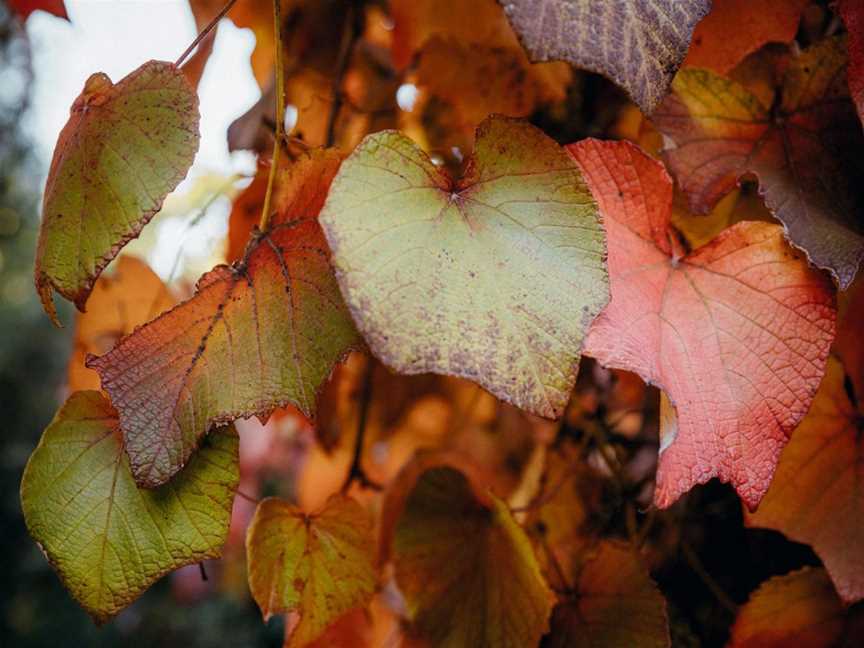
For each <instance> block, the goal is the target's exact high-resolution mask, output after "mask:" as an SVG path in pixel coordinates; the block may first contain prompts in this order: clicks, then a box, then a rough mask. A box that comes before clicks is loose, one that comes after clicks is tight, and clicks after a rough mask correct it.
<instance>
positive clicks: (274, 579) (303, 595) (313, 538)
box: [246, 494, 376, 647]
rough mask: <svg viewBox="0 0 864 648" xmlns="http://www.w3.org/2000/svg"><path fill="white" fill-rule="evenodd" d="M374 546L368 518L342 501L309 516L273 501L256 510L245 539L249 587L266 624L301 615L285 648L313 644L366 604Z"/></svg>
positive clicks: (371, 587) (338, 497) (355, 505)
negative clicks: (281, 615) (278, 617)
mask: <svg viewBox="0 0 864 648" xmlns="http://www.w3.org/2000/svg"><path fill="white" fill-rule="evenodd" d="M374 547H375V542H374V536H373V533H372V519H371V517H370V515H369V513H368V512H367V511H366V510H365V509H364V508H363V507H362V506H360V505H359V504H358V503H357V502H355V501H354V500H353V499H351V498H349V497H346V496H344V495H338V494H337V495H334V496H333V497H331V498H330V500H329V501H328V502H327V504H326V505H325V507H324V509H323V510H322V511H321V512H319V513H316V514H312V515H309V514H306V513H304V512H303V511H301V510H300V509H298V508H297V507H294V506H291V505H290V504H288V503H287V502H285V501H283V500H280V499H276V498H268V499H265V500H264V501H262V502H261V503H260V504H259V505H258V509H257V510H256V511H255V517H254V518H253V519H252V523H251V524H250V526H249V530H248V532H247V535H246V556H247V564H248V569H249V589H250V590H251V592H252V596H253V597H254V598H255V601H256V602H257V603H258V606H259V607H260V608H261V612H262V613H263V614H264V618H265V619H268V618H269V617H270V616H271V615H272V614H276V613H279V612H296V613H297V614H299V616H300V620H299V622H298V624H297V626H296V627H295V628H294V630H293V632H292V633H291V635H290V636H289V638H288V640H287V641H286V646H289V647H291V646H298V647H299V646H305V645H306V644H308V643H309V642H311V641H314V640H315V639H317V638H318V637H320V636H321V635H322V634H323V633H324V631H325V630H326V629H327V628H328V627H329V626H330V625H331V624H332V623H333V622H334V621H336V620H337V619H339V617H341V616H342V615H343V614H344V613H346V612H348V611H349V610H351V609H353V608H356V607H357V606H360V605H364V604H365V603H366V602H367V601H368V600H369V599H370V597H371V596H372V594H373V592H374V591H375V583H376V579H375V570H374V565H373V562H374Z"/></svg>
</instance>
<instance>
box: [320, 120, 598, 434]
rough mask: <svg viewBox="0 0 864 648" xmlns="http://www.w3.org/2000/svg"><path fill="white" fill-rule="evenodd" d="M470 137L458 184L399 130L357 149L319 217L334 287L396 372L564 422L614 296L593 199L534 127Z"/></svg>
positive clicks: (484, 129)
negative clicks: (473, 388) (462, 386)
mask: <svg viewBox="0 0 864 648" xmlns="http://www.w3.org/2000/svg"><path fill="white" fill-rule="evenodd" d="M476 142H477V144H476V148H475V151H474V155H473V157H472V158H471V160H470V161H469V162H468V165H467V171H466V173H465V175H464V177H463V178H461V179H460V180H458V181H457V180H454V179H453V178H451V177H450V175H449V174H448V173H447V171H446V170H444V169H442V168H440V167H437V166H435V165H434V164H433V163H432V161H431V160H430V159H429V157H428V156H427V155H426V154H425V153H424V152H423V151H421V150H420V149H419V148H418V147H417V146H416V145H415V144H414V143H413V142H411V140H409V139H408V138H407V137H405V136H404V135H402V134H399V133H396V132H392V131H387V132H381V133H376V134H374V135H370V136H369V137H367V138H366V139H365V140H364V141H363V142H362V143H361V144H360V146H358V147H357V149H356V150H355V151H354V153H352V154H351V156H349V157H348V158H347V159H346V160H345V162H343V164H342V168H341V169H340V171H339V174H338V175H337V176H336V179H335V180H334V181H333V186H332V187H331V188H330V194H329V195H328V197H327V202H326V204H325V205H324V208H323V209H322V211H321V224H322V226H323V227H324V231H325V233H326V234H327V240H328V241H329V243H330V248H331V249H332V251H333V261H334V264H335V266H336V271H337V277H338V279H339V285H340V287H341V288H342V294H343V295H344V296H345V299H346V301H347V302H348V306H349V307H350V308H351V312H352V314H353V316H354V321H355V322H356V323H357V325H358V327H359V328H360V331H361V332H362V333H363V335H364V337H365V338H366V341H367V342H368V343H369V346H370V347H371V348H372V351H373V352H374V353H375V354H376V355H377V356H378V357H379V358H381V359H382V361H384V363H385V364H388V365H389V366H390V367H392V368H394V369H395V370H396V371H399V372H402V373H410V374H416V373H425V372H435V373H444V374H451V375H455V376H461V377H464V378H468V379H470V380H474V381H476V382H478V383H479V384H480V385H482V386H483V387H485V388H486V389H488V390H489V391H491V392H492V393H493V394H495V395H496V396H498V397H499V398H503V399H504V400H507V401H509V402H511V403H513V404H515V405H517V406H518V407H521V408H523V409H526V410H528V411H530V412H534V413H537V414H541V415H543V416H547V417H553V416H558V415H560V413H561V411H562V410H563V408H564V405H565V404H566V403H567V398H568V397H569V395H570V390H571V388H572V387H573V383H574V382H575V378H576V371H577V369H578V366H579V350H580V348H581V345H582V337H583V335H584V334H585V331H586V330H587V327H588V326H589V324H590V323H591V322H592V321H593V319H594V317H595V316H596V315H597V313H599V312H600V310H601V309H602V308H603V306H605V304H606V301H607V299H608V292H607V291H608V284H607V276H606V264H605V245H604V238H603V228H602V226H601V225H600V222H599V220H598V216H597V207H596V205H595V203H594V201H593V200H592V199H591V197H590V194H589V193H588V190H587V189H586V187H585V184H584V182H583V181H582V177H581V175H580V173H579V170H578V168H577V167H576V165H575V163H573V161H572V160H569V159H568V156H567V154H566V152H565V151H564V150H563V149H562V148H561V147H559V146H558V145H557V144H556V143H555V142H553V141H552V140H551V139H549V138H548V137H546V136H545V135H543V133H541V132H540V131H539V130H538V129H536V128H534V127H533V126H530V125H528V124H525V123H523V122H519V121H516V120H512V119H506V118H502V117H492V118H489V119H487V120H486V121H485V122H483V124H482V125H481V126H480V127H479V129H478V131H477V138H476Z"/></svg>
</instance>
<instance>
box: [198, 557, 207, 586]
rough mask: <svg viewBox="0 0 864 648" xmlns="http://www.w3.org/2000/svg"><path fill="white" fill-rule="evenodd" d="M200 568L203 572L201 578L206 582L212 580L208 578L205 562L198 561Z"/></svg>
mask: <svg viewBox="0 0 864 648" xmlns="http://www.w3.org/2000/svg"><path fill="white" fill-rule="evenodd" d="M198 570H199V571H200V572H201V580H202V581H205V582H206V581H208V580H210V579H209V578H207V570H206V569H204V563H203V562H200V563H198Z"/></svg>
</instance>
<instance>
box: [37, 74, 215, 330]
mask: <svg viewBox="0 0 864 648" xmlns="http://www.w3.org/2000/svg"><path fill="white" fill-rule="evenodd" d="M197 150H198V97H197V95H196V94H195V90H194V89H193V88H192V87H191V86H190V85H189V83H188V82H187V81H186V78H185V77H184V76H183V73H182V72H180V71H179V70H178V69H177V68H176V67H174V65H173V64H171V63H165V62H162V61H150V62H148V63H145V64H144V65H142V66H141V67H139V68H138V69H137V70H135V71H133V72H132V73H131V74H129V75H128V76H126V77H125V78H123V79H122V80H121V81H119V82H118V83H117V84H116V85H115V84H113V83H112V82H111V79H109V78H108V77H107V76H106V75H105V74H103V73H101V72H97V73H96V74H93V75H91V76H90V78H89V79H87V83H86V84H85V85H84V90H83V91H82V92H81V94H80V95H79V96H78V98H77V99H76V100H75V103H74V104H72V109H71V116H70V117H69V121H68V122H67V123H66V126H65V127H64V128H63V130H62V131H61V132H60V136H59V138H58V139H57V145H56V147H55V149H54V159H53V161H52V162H51V169H50V171H49V173H48V180H47V182H46V184H45V196H44V202H43V207H42V227H41V230H40V232H39V245H38V248H37V250H36V272H35V275H36V289H37V290H38V292H39V296H40V298H41V299H42V304H43V306H44V307H45V310H46V312H47V313H48V314H49V315H50V316H51V319H52V320H54V322H55V323H57V324H59V321H58V319H57V313H56V311H55V309H54V303H53V298H52V293H53V291H55V290H56V291H57V292H58V293H60V294H61V295H63V296H64V297H65V298H66V299H69V300H71V301H73V302H75V305H76V306H77V307H78V309H79V310H81V311H83V310H84V304H85V302H86V301H87V297H88V295H89V294H90V290H91V289H92V287H93V282H94V281H95V280H96V277H98V276H99V273H101V272H102V270H103V269H104V268H105V266H107V265H108V263H109V262H110V261H111V259H113V258H114V257H115V256H117V253H118V252H119V251H120V249H121V248H122V247H123V246H124V245H125V244H126V243H127V242H128V241H129V240H130V239H133V238H135V237H136V236H138V234H139V233H140V232H141V229H142V228H143V227H144V225H146V224H147V223H148V222H149V220H150V219H151V218H152V217H153V215H154V214H155V213H156V212H157V211H159V209H160V208H161V207H162V201H163V200H164V199H165V196H167V195H168V194H169V193H170V192H171V191H173V190H174V188H175V187H176V186H177V185H178V184H179V183H180V181H181V180H182V179H183V178H184V177H185V175H186V172H187V171H188V170H189V167H190V166H191V165H192V160H193V159H194V157H195V153H196V152H197Z"/></svg>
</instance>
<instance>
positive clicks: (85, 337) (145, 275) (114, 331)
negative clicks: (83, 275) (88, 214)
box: [67, 255, 177, 392]
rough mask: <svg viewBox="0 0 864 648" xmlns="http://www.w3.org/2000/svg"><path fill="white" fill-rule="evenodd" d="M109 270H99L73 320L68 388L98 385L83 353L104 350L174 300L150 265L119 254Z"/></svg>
mask: <svg viewBox="0 0 864 648" xmlns="http://www.w3.org/2000/svg"><path fill="white" fill-rule="evenodd" d="M112 267H113V270H114V271H113V272H111V269H109V271H108V272H106V273H104V274H102V275H101V276H100V277H99V279H97V280H96V283H95V284H94V286H93V292H92V294H91V295H90V298H89V299H88V300H87V312H86V313H80V314H79V315H78V317H76V322H75V341H74V346H73V348H72V355H71V356H70V358H69V366H68V370H67V376H68V378H67V388H68V389H69V391H70V392H76V391H83V390H85V389H99V387H100V383H99V374H97V373H96V372H95V371H93V370H92V369H88V368H87V367H85V366H84V361H85V360H86V358H87V355H88V354H90V353H93V354H102V353H107V352H108V351H110V350H111V347H113V346H114V345H115V344H116V343H117V342H118V341H119V340H120V338H122V337H123V336H124V335H129V334H130V333H131V332H132V331H134V330H135V327H137V326H140V325H142V324H144V323H145V322H148V321H149V320H151V319H153V318H154V317H155V316H156V315H158V314H159V313H161V312H163V311H166V310H168V309H169V308H171V307H172V306H173V305H174V304H176V303H177V300H176V299H175V298H174V295H172V294H171V291H170V290H168V288H167V287H166V286H165V284H163V283H162V280H161V279H160V278H159V277H158V276H157V275H156V273H155V272H153V271H152V270H151V269H150V267H149V266H148V265H147V264H146V263H144V262H143V261H141V260H140V259H137V258H135V257H132V256H128V255H123V256H121V257H120V258H119V259H117V261H116V262H115V265H114V266H112Z"/></svg>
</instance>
